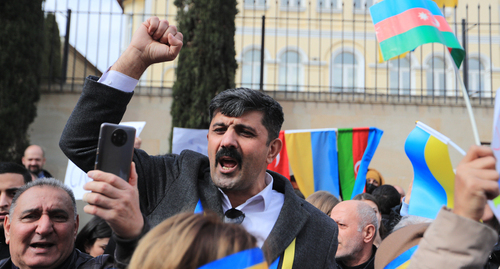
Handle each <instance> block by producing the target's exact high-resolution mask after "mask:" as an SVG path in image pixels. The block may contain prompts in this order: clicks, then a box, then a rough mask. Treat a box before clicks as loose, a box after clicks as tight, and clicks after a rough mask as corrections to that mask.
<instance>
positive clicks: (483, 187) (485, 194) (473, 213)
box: [453, 146, 499, 221]
mask: <svg viewBox="0 0 500 269" xmlns="http://www.w3.org/2000/svg"><path fill="white" fill-rule="evenodd" d="M498 178H499V175H498V172H497V171H496V169H495V157H494V156H493V151H492V150H491V149H490V148H489V147H485V146H472V147H471V148H470V149H469V151H468V152H467V155H465V157H464V158H463V159H462V161H461V162H460V163H459V164H458V166H457V173H456V176H455V205H454V208H453V212H454V213H455V214H457V215H460V216H463V217H467V218H470V219H473V220H476V221H479V220H480V219H481V216H482V215H483V212H484V208H485V206H486V201H487V200H488V199H493V198H495V197H497V196H498V194H499V189H498Z"/></svg>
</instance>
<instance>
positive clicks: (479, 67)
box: [468, 58, 490, 97]
mask: <svg viewBox="0 0 500 269" xmlns="http://www.w3.org/2000/svg"><path fill="white" fill-rule="evenodd" d="M488 82H489V81H486V72H485V70H484V65H483V63H482V62H481V60H480V59H479V58H469V89H468V90H469V93H470V94H471V95H472V96H477V97H479V96H481V97H487V96H490V93H489V92H485V89H488V88H487V87H486V85H487V84H489V83H488Z"/></svg>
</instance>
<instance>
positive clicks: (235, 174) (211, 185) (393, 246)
mask: <svg viewBox="0 0 500 269" xmlns="http://www.w3.org/2000/svg"><path fill="white" fill-rule="evenodd" d="M182 40H183V35H182V33H180V32H178V31H177V28H176V27H175V26H173V25H169V23H168V21H166V20H159V19H158V18H156V17H152V18H149V19H147V20H146V21H145V22H144V23H143V24H142V25H141V26H140V28H139V29H138V30H137V31H136V33H135V34H134V35H133V37H132V41H131V44H130V45H129V47H128V48H127V49H126V50H125V51H124V53H123V54H122V55H121V56H120V58H119V59H118V60H117V62H116V63H115V64H113V66H112V67H111V68H110V69H109V70H108V71H107V72H106V73H105V74H103V76H102V77H100V78H97V77H92V76H91V77H89V78H87V80H86V82H85V84H84V88H83V91H82V95H81V97H80V99H79V101H78V103H77V105H76V107H75V109H74V110H73V113H72V114H71V116H70V118H69V119H68V122H67V124H66V127H65V129H64V131H63V133H62V136H61V140H60V143H59V145H60V147H61V150H62V151H63V152H64V153H65V154H66V156H67V157H68V158H69V159H70V160H71V161H72V162H73V163H75V164H76V165H77V166H79V167H80V168H81V169H82V170H84V171H86V172H87V175H88V176H89V177H90V178H91V179H93V180H92V181H90V182H88V183H87V184H86V185H85V186H84V189H85V190H87V191H90V192H89V193H86V194H85V196H84V198H83V200H84V201H85V202H86V203H87V205H86V206H85V207H84V211H85V212H86V213H89V214H92V215H94V216H95V217H94V219H92V220H91V221H90V222H89V223H87V224H86V225H85V227H83V228H82V229H81V231H80V233H77V232H78V227H79V217H78V214H77V210H76V203H75V198H74V195H73V193H72V191H71V190H70V189H68V187H66V186H65V185H64V184H62V183H61V182H60V181H58V180H55V179H53V178H51V175H50V174H49V173H48V172H47V171H45V170H43V165H44V163H45V156H44V152H43V149H42V148H41V147H40V146H37V145H32V146H30V147H28V148H27V149H26V152H25V156H24V157H23V164H24V167H23V166H21V165H17V164H13V163H0V202H1V203H2V204H1V206H2V210H1V211H0V218H3V221H2V222H1V228H2V229H3V230H4V233H0V234H2V235H4V236H5V237H4V238H0V255H1V256H2V257H1V258H3V259H2V260H1V261H0V269H1V268H127V267H128V268H177V269H180V268H193V269H195V268H250V267H251V268H356V269H358V268H359V269H361V268H366V269H369V268H386V266H388V265H391V266H392V267H387V268H397V266H399V265H402V264H405V263H408V262H409V267H408V268H483V267H484V268H498V266H499V263H498V262H497V261H496V260H495V259H494V258H492V257H495V255H490V254H492V253H493V254H494V253H495V252H494V251H493V252H492V250H493V247H494V246H495V243H496V242H497V241H498V227H499V226H500V225H498V221H497V220H496V218H495V217H494V215H493V214H491V210H490V209H489V207H487V206H486V201H487V200H488V199H493V198H495V197H496V196H497V195H498V194H499V187H498V178H499V175H498V173H497V171H496V170H495V158H494V157H493V153H492V151H491V149H489V148H488V147H479V146H473V147H471V148H470V150H469V151H468V153H467V155H466V156H465V157H464V159H463V160H462V162H461V163H460V164H459V165H458V167H457V170H456V178H455V206H454V208H453V209H452V210H450V209H447V208H443V209H441V211H440V212H439V214H438V216H437V218H436V219H435V220H427V219H419V218H413V217H414V216H409V215H408V213H407V212H408V206H409V205H408V203H409V198H410V195H411V190H410V189H408V194H406V195H405V192H404V190H403V189H402V188H399V189H398V188H397V187H396V186H391V185H388V184H385V182H384V179H383V177H382V175H381V174H380V172H378V171H376V170H375V169H370V170H369V171H368V173H367V184H366V193H363V194H359V195H357V196H355V197H354V198H353V199H352V200H349V201H341V199H339V197H335V196H333V195H332V194H330V193H328V192H324V191H320V192H317V193H314V194H313V195H311V196H309V197H307V199H303V198H301V197H299V196H298V195H297V194H296V192H295V190H294V188H293V187H292V184H291V183H290V181H289V180H288V179H287V178H285V177H283V176H281V175H280V174H278V173H275V172H272V171H268V170H266V168H267V165H268V164H269V163H271V162H272V161H273V160H274V158H276V156H277V155H278V153H279V152H280V150H281V148H282V146H283V143H282V141H281V140H280V139H279V138H278V137H279V132H280V129H281V125H282V123H283V121H284V114H283V110H282V107H281V105H280V104H279V103H278V102H277V101H275V100H274V99H272V98H271V97H269V96H267V95H265V94H264V93H262V92H260V91H254V90H251V89H245V88H237V89H229V90H226V91H223V92H221V93H219V94H218V95H217V96H215V97H214V98H213V99H212V100H211V102H210V109H209V117H210V127H209V132H208V135H207V140H208V157H207V156H204V155H201V154H198V153H196V152H193V151H189V150H186V151H183V152H182V153H181V154H180V155H173V154H167V155H160V156H152V155H149V154H147V153H146V152H145V151H143V150H141V149H139V148H136V149H135V150H134V157H133V162H132V163H131V165H130V171H131V173H130V178H129V179H128V181H125V180H123V179H121V178H119V177H118V176H116V175H113V174H110V173H106V172H103V171H98V170H93V168H94V162H95V155H96V148H97V141H98V138H99V128H100V125H101V124H102V123H103V122H110V123H119V122H120V120H121V119H122V117H123V114H124V113H125V111H126V107H127V104H128V102H129V101H130V100H131V98H132V95H133V90H134V87H135V85H137V82H138V79H139V78H140V77H141V75H142V74H143V73H144V71H145V70H146V69H147V68H148V67H149V66H150V65H152V64H154V63H159V62H164V61H171V60H173V59H175V58H176V57H177V55H178V54H179V52H180V50H181V48H182V45H183V43H182ZM136 142H137V141H136ZM139 142H140V141H139ZM488 257H490V258H489V259H488ZM397 263H399V264H397ZM495 265H496V267H494V266H495ZM486 266H491V267H486Z"/></svg>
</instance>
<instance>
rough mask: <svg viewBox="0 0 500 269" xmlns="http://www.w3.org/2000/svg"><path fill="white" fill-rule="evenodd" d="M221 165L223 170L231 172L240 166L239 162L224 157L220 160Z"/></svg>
mask: <svg viewBox="0 0 500 269" xmlns="http://www.w3.org/2000/svg"><path fill="white" fill-rule="evenodd" d="M219 163H220V165H221V167H222V169H223V170H231V169H233V168H235V167H236V166H238V161H236V160H235V159H233V158H230V157H222V158H220V159H219Z"/></svg>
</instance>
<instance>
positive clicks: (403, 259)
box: [384, 245, 418, 269]
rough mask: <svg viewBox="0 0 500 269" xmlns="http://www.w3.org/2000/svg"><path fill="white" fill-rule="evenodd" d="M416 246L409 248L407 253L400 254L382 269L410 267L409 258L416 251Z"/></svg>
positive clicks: (404, 268)
mask: <svg viewBox="0 0 500 269" xmlns="http://www.w3.org/2000/svg"><path fill="white" fill-rule="evenodd" d="M417 248H418V245H416V246H413V247H411V248H410V249H408V250H407V251H405V252H403V253H401V255H399V256H398V257H396V258H395V259H394V260H392V261H391V262H390V263H389V264H388V265H386V266H385V267H384V269H406V268H407V267H408V265H410V259H411V256H413V253H415V251H416V250H417Z"/></svg>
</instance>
